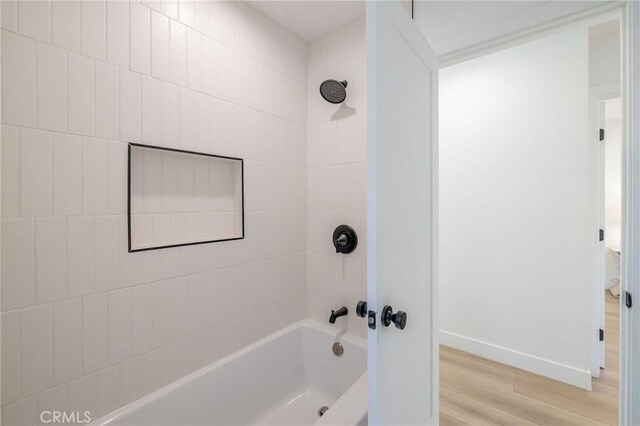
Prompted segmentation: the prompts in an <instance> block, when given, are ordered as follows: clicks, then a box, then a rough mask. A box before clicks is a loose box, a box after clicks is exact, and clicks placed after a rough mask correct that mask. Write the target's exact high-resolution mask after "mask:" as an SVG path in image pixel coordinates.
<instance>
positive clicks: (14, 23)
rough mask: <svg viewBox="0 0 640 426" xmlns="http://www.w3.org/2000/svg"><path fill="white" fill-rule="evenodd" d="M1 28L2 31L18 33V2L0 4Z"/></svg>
mask: <svg viewBox="0 0 640 426" xmlns="http://www.w3.org/2000/svg"><path fill="white" fill-rule="evenodd" d="M0 18H1V19H0V27H1V28H2V29H5V30H8V31H12V32H14V33H15V32H17V31H18V2H17V0H6V1H3V2H0Z"/></svg>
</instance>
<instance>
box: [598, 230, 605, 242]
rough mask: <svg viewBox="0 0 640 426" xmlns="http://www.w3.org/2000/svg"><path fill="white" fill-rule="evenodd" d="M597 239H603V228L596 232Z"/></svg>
mask: <svg viewBox="0 0 640 426" xmlns="http://www.w3.org/2000/svg"><path fill="white" fill-rule="evenodd" d="M598 241H604V229H601V230H600V232H598Z"/></svg>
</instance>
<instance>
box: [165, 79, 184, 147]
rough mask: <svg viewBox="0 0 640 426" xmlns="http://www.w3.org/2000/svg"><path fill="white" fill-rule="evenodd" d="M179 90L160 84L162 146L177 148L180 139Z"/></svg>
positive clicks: (175, 87) (166, 84)
mask: <svg viewBox="0 0 640 426" xmlns="http://www.w3.org/2000/svg"><path fill="white" fill-rule="evenodd" d="M179 123H180V90H179V89H178V87H177V86H174V85H172V84H168V83H162V145H163V146H166V147H169V148H177V147H178V143H179V138H180V131H179Z"/></svg>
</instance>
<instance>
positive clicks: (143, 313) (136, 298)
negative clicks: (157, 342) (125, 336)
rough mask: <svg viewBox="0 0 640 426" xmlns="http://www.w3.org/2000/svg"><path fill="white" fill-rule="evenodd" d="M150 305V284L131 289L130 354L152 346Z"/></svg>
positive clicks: (151, 303)
mask: <svg viewBox="0 0 640 426" xmlns="http://www.w3.org/2000/svg"><path fill="white" fill-rule="evenodd" d="M152 305H153V300H152V292H151V286H150V285H143V286H138V287H134V288H133V289H132V290H131V312H132V314H131V325H132V346H131V353H132V355H140V354H142V353H145V352H147V351H149V350H150V349H151V348H152V343H153V341H152V340H153V339H152Z"/></svg>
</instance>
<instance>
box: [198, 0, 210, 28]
mask: <svg viewBox="0 0 640 426" xmlns="http://www.w3.org/2000/svg"><path fill="white" fill-rule="evenodd" d="M209 11H210V6H209V2H206V1H196V2H195V27H196V30H198V31H200V32H201V33H203V34H205V35H207V36H208V35H209V34H210V22H211V16H210V12H209Z"/></svg>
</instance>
